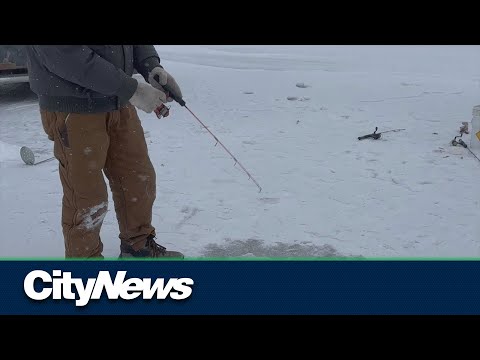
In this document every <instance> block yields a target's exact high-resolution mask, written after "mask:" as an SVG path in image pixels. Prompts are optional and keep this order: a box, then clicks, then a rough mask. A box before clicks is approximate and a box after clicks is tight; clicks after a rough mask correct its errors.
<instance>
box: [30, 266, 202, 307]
mask: <svg viewBox="0 0 480 360" xmlns="http://www.w3.org/2000/svg"><path fill="white" fill-rule="evenodd" d="M126 275H127V272H126V271H118V272H117V274H116V276H115V279H114V280H112V278H111V276H110V273H109V272H108V271H99V273H98V275H97V277H96V278H88V279H87V283H86V284H85V283H84V282H83V280H82V279H81V278H72V273H71V272H62V271H61V270H53V271H52V275H50V274H49V273H48V272H46V271H43V270H33V271H31V272H30V273H28V274H27V276H26V277H25V280H24V281H23V290H24V291H25V294H26V295H27V296H28V297H29V298H30V299H33V300H38V301H41V300H45V299H48V298H49V297H51V298H52V299H55V300H61V299H68V300H75V305H76V306H85V305H87V304H88V303H89V301H90V300H98V299H100V297H101V296H102V293H103V291H104V290H105V292H106V294H107V297H108V298H109V299H110V300H117V299H119V298H120V299H124V300H133V299H136V298H137V297H139V296H140V295H141V296H142V298H143V299H145V300H151V299H153V298H154V297H156V299H158V300H164V299H166V298H167V297H168V296H169V297H170V298H172V299H173V300H184V299H186V298H188V297H189V296H190V295H191V294H192V288H191V286H192V285H193V280H192V279H191V278H170V279H168V280H166V279H164V278H156V279H155V281H154V282H153V283H152V279H151V278H143V279H140V278H130V279H125V277H126ZM36 281H41V282H43V284H42V285H43V286H42V288H41V289H39V287H37V288H35V282H36ZM73 290H76V293H75V292H74V291H73Z"/></svg>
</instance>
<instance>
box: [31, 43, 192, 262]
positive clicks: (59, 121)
mask: <svg viewBox="0 0 480 360" xmlns="http://www.w3.org/2000/svg"><path fill="white" fill-rule="evenodd" d="M27 57H28V64H27V65H28V72H29V80H30V87H31V89H32V91H33V92H35V93H36V94H37V96H38V100H39V107H40V115H41V120H42V125H43V129H44V131H45V132H46V134H47V136H48V138H49V139H50V140H52V141H53V142H54V156H55V158H56V159H57V160H58V162H59V174H60V180H61V185H62V188H63V200H62V218H61V223H62V229H63V237H64V243H65V257H66V258H79V257H80V258H103V254H102V252H103V243H102V240H101V238H100V229H101V227H102V223H103V219H104V217H105V215H106V212H107V205H108V193H107V185H106V183H105V181H104V177H103V175H104V174H105V176H106V178H107V179H108V182H109V186H110V189H111V192H112V196H113V201H114V207H115V212H116V218H117V221H118V225H119V238H120V258H125V257H170V258H183V257H184V255H183V254H182V253H180V252H177V251H168V250H167V249H166V248H165V247H163V246H162V245H160V244H158V243H157V242H156V241H155V239H156V233H155V227H154V226H153V225H152V208H153V204H154V201H155V198H156V174H155V169H154V167H153V165H152V163H151V161H150V158H149V154H148V148H147V144H146V141H145V135H144V131H143V128H142V125H141V122H140V119H139V117H138V114H137V110H136V108H138V109H140V110H142V111H145V112H146V113H151V112H153V111H154V110H155V109H156V108H158V107H159V106H161V105H162V104H165V103H167V102H169V101H172V99H171V98H170V97H169V96H168V93H166V92H165V90H164V89H163V87H162V85H167V84H168V87H169V89H170V91H171V92H172V93H174V94H175V96H177V97H179V98H181V97H182V93H181V90H180V87H179V86H178V84H177V82H176V81H175V79H174V78H173V77H172V76H171V75H170V74H169V73H168V72H167V71H166V70H165V69H164V68H163V66H162V65H160V57H159V55H158V53H157V51H156V50H155V48H154V47H153V46H151V45H28V46H27ZM135 70H136V71H137V72H138V73H139V74H140V75H141V76H143V78H144V79H145V80H146V82H147V83H143V82H139V81H137V79H135V78H134V77H133V73H134V71H135Z"/></svg>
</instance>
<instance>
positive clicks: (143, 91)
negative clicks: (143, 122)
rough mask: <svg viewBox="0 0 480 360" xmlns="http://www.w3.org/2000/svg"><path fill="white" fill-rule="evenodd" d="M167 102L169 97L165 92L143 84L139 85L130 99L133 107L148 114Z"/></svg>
mask: <svg viewBox="0 0 480 360" xmlns="http://www.w3.org/2000/svg"><path fill="white" fill-rule="evenodd" d="M165 102H167V97H166V96H165V93H164V92H163V91H160V90H158V89H155V88H154V87H153V86H151V85H149V84H145V83H141V82H139V83H138V86H137V90H136V91H135V93H134V94H133V96H132V97H131V98H130V103H131V104H132V105H133V106H135V107H137V108H139V109H140V110H143V111H145V112H146V113H151V112H152V111H153V110H155V109H156V108H157V107H159V106H160V105H162V104H163V103H165Z"/></svg>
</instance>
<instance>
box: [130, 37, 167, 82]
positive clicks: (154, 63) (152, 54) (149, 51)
mask: <svg viewBox="0 0 480 360" xmlns="http://www.w3.org/2000/svg"><path fill="white" fill-rule="evenodd" d="M133 66H134V67H135V70H137V71H138V73H139V74H140V75H142V76H143V78H144V79H145V81H146V82H148V74H149V73H150V71H152V70H153V69H154V68H156V67H161V65H160V56H158V53H157V50H155V47H154V46H153V45H133Z"/></svg>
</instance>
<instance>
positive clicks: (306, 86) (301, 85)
mask: <svg viewBox="0 0 480 360" xmlns="http://www.w3.org/2000/svg"><path fill="white" fill-rule="evenodd" d="M295 86H296V87H298V88H300V89H305V88H308V87H310V85H307V84H305V83H303V82H301V83H297V84H296V85H295Z"/></svg>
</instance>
